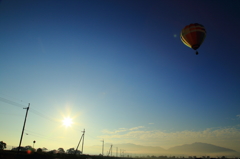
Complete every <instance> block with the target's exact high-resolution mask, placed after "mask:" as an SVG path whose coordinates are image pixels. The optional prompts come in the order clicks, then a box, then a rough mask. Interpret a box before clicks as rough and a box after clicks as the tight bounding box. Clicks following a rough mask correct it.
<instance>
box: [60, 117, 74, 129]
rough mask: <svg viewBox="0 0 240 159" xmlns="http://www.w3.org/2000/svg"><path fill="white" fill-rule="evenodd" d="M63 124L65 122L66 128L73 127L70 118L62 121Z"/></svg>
mask: <svg viewBox="0 0 240 159" xmlns="http://www.w3.org/2000/svg"><path fill="white" fill-rule="evenodd" d="M62 122H63V125H64V126H65V127H69V126H71V125H72V123H73V122H72V118H69V117H66V118H64V119H63V120H62Z"/></svg>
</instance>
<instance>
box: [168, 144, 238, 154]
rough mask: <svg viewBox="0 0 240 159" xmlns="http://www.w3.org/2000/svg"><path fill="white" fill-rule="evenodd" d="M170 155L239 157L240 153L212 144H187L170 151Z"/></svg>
mask: <svg viewBox="0 0 240 159" xmlns="http://www.w3.org/2000/svg"><path fill="white" fill-rule="evenodd" d="M168 152H169V153H174V154H182V155H208V156H211V155H212V156H213V155H214V156H215V155H219V156H220V155H223V156H235V155H239V152H237V151H234V150H232V149H228V148H224V147H219V146H215V145H212V144H207V143H201V142H196V143H193V144H185V145H181V146H175V147H172V148H169V149H168Z"/></svg>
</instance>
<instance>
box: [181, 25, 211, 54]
mask: <svg viewBox="0 0 240 159" xmlns="http://www.w3.org/2000/svg"><path fill="white" fill-rule="evenodd" d="M205 37H206V30H205V28H204V26H203V25H201V24H198V23H194V24H190V25H187V26H185V27H184V28H183V29H182V31H181V34H180V38H181V40H182V42H183V43H184V44H185V45H186V46H188V47H190V48H192V49H194V50H197V49H198V48H199V47H200V46H201V44H202V43H203V41H204V39H205Z"/></svg>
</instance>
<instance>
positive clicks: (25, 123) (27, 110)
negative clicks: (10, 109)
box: [18, 103, 30, 152]
mask: <svg viewBox="0 0 240 159" xmlns="http://www.w3.org/2000/svg"><path fill="white" fill-rule="evenodd" d="M29 107H30V103H28V107H27V108H23V109H27V110H26V115H25V119H24V123H23V128H22V135H21V138H20V142H19V146H18V152H19V150H20V147H21V144H22V138H23V133H24V129H25V124H26V120H27V115H28V110H29Z"/></svg>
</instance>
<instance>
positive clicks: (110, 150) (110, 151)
mask: <svg viewBox="0 0 240 159" xmlns="http://www.w3.org/2000/svg"><path fill="white" fill-rule="evenodd" d="M112 146H113V145H111V147H110V149H109V152H108V155H107V156H109V154H110V153H111V156H112Z"/></svg>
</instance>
